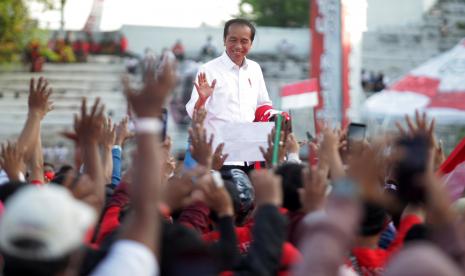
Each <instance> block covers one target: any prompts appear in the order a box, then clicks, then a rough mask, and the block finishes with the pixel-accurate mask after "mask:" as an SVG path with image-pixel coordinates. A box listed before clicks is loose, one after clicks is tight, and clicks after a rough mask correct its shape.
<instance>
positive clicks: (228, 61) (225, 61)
mask: <svg viewBox="0 0 465 276" xmlns="http://www.w3.org/2000/svg"><path fill="white" fill-rule="evenodd" d="M220 58H221V61H222V62H223V64H224V65H226V67H227V68H228V69H233V68H237V67H239V66H238V65H237V64H236V63H234V62H233V61H232V60H231V58H230V57H229V56H228V54H227V53H226V51H224V52H223V54H222V55H221V57H220ZM248 66H249V63H248V62H247V57H244V62H243V63H242V66H241V68H244V69H247V67H248Z"/></svg>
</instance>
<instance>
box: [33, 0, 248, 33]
mask: <svg viewBox="0 0 465 276" xmlns="http://www.w3.org/2000/svg"><path fill="white" fill-rule="evenodd" d="M55 1H57V0H55ZM28 2H29V3H30V9H31V14H32V16H33V17H34V18H37V19H38V20H39V23H40V26H41V27H49V28H58V27H59V22H60V13H59V11H47V12H42V9H41V7H40V6H39V5H37V4H35V3H34V1H33V0H28ZM58 2H59V1H58ZM92 3H93V0H67V3H66V6H65V22H66V25H65V26H66V28H67V29H75V30H79V29H82V27H83V26H84V24H85V22H86V20H87V17H88V16H89V13H90V10H91V7H92ZM238 3H239V0H104V9H103V17H102V24H101V28H102V30H115V29H118V28H119V27H121V25H123V24H131V25H154V26H176V27H198V26H200V25H202V24H203V23H204V24H207V25H209V26H218V25H222V22H224V21H226V20H228V19H230V18H231V17H232V15H235V14H238V11H239V8H238Z"/></svg>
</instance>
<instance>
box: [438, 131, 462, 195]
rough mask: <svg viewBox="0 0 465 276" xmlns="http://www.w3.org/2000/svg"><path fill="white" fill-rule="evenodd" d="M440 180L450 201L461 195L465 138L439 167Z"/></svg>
mask: <svg viewBox="0 0 465 276" xmlns="http://www.w3.org/2000/svg"><path fill="white" fill-rule="evenodd" d="M439 173H440V174H442V175H443V176H442V180H443V182H444V184H445V187H446V190H447V191H448V193H449V196H450V198H451V200H452V201H456V200H457V199H459V198H460V197H462V194H463V191H464V190H465V139H463V140H462V141H461V142H460V143H459V144H458V146H457V147H455V149H454V150H453V151H452V153H451V154H450V155H449V157H448V158H447V159H446V161H444V163H442V165H441V167H440V168H439Z"/></svg>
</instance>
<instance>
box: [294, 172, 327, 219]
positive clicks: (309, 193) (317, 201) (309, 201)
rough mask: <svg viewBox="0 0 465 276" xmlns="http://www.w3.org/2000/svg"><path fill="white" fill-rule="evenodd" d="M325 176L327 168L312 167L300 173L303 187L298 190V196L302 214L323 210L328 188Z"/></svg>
mask: <svg viewBox="0 0 465 276" xmlns="http://www.w3.org/2000/svg"><path fill="white" fill-rule="evenodd" d="M327 176H328V169H327V168H316V167H313V168H306V169H305V170H303V171H302V179H303V181H304V187H303V188H301V189H299V196H300V202H301V204H302V207H303V210H304V212H307V213H308V212H313V211H316V210H319V209H321V208H323V205H324V202H325V199H326V189H327V188H328V184H327Z"/></svg>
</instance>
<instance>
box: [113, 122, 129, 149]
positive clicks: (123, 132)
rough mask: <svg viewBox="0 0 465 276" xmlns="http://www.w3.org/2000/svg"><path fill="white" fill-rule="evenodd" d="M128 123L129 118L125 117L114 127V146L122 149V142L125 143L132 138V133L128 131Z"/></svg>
mask: <svg viewBox="0 0 465 276" xmlns="http://www.w3.org/2000/svg"><path fill="white" fill-rule="evenodd" d="M128 121H129V118H128V117H127V116H126V117H124V118H123V119H122V120H121V122H119V124H118V125H117V126H116V139H115V145H118V146H121V147H122V146H123V144H124V142H126V140H127V139H129V138H131V137H133V136H134V133H132V132H130V131H129V128H128Z"/></svg>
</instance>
